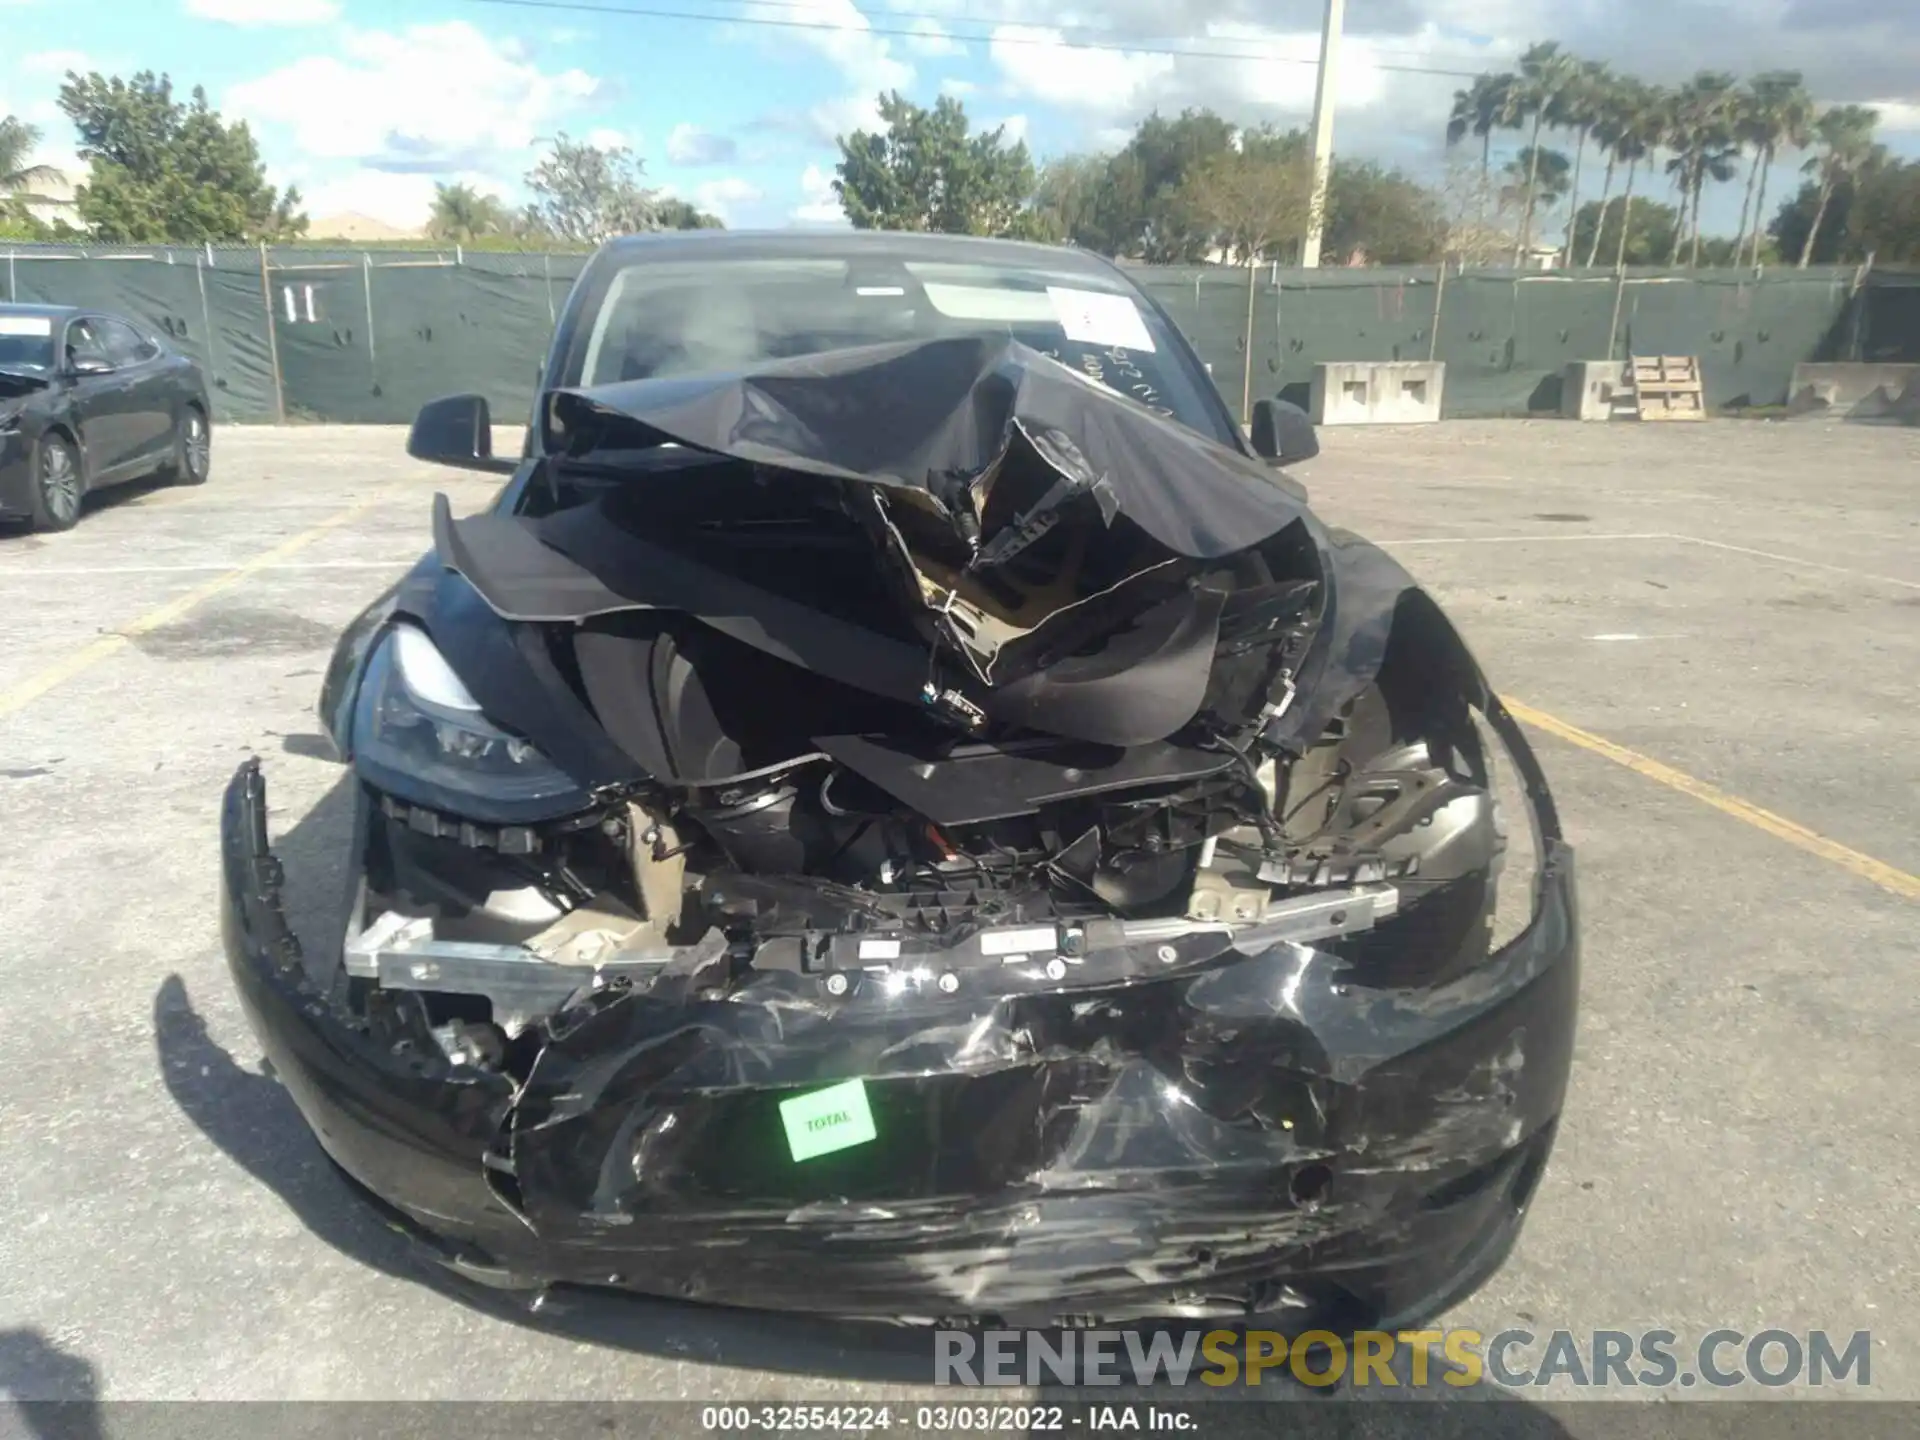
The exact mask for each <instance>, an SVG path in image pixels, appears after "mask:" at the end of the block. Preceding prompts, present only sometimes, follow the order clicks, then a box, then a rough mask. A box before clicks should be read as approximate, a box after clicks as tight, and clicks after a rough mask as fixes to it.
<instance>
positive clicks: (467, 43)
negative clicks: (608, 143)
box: [224, 20, 600, 179]
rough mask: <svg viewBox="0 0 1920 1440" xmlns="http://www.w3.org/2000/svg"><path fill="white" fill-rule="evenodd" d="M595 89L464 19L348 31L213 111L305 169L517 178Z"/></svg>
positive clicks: (590, 80)
mask: <svg viewBox="0 0 1920 1440" xmlns="http://www.w3.org/2000/svg"><path fill="white" fill-rule="evenodd" d="M599 88H600V82H599V81H598V80H596V79H595V78H594V77H593V76H591V75H588V74H587V73H586V72H584V71H582V70H577V69H570V70H562V71H558V72H552V73H549V72H547V71H544V70H542V69H540V68H539V66H538V65H537V64H536V63H534V62H532V61H530V60H527V59H524V58H522V57H521V56H520V55H519V54H518V53H517V47H515V46H513V45H511V44H505V43H497V42H495V41H493V40H492V39H490V38H489V37H488V36H487V35H485V34H484V33H483V32H482V31H480V30H479V29H477V28H476V27H474V26H472V25H469V24H467V23H466V22H465V21H460V20H454V21H447V22H444V23H440V24H431V25H411V26H408V27H407V28H406V29H404V30H401V31H386V30H349V31H347V32H346V34H345V35H344V37H343V39H342V41H341V44H340V53H338V54H323V55H307V56H303V57H302V58H301V59H299V60H296V61H294V62H293V63H292V64H290V65H285V66H282V67H281V68H280V69H278V70H274V71H272V72H270V73H269V74H266V75H262V76H260V77H259V78H258V79H255V80H248V81H244V82H242V83H240V84H237V85H234V86H232V87H231V88H230V89H229V90H228V91H227V93H226V97H225V101H224V106H225V108H226V109H227V110H228V111H229V112H230V113H232V114H233V115H235V116H238V117H240V118H244V119H247V120H250V121H253V122H255V123H256V124H257V125H258V126H259V127H260V128H261V129H262V131H263V133H265V134H267V135H271V134H272V133H273V128H274V127H279V128H280V129H281V130H283V131H284V132H285V135H286V138H287V140H288V141H289V142H290V145H291V148H293V149H294V150H296V151H298V152H300V153H302V154H303V155H305V156H307V157H309V158H311V159H317V160H354V161H359V162H361V163H362V164H365V165H367V166H369V167H370V168H372V169H376V170H384V171H391V172H396V173H414V174H423V175H424V174H441V175H444V174H447V173H450V172H453V171H457V170H466V171H476V172H480V173H500V172H510V173H512V174H513V175H514V177H515V178H516V179H517V178H518V176H519V174H521V173H523V172H524V170H525V168H526V166H527V163H528V160H529V158H530V152H531V150H532V147H533V144H534V140H535V137H536V136H540V135H550V134H552V133H553V132H554V130H555V129H556V128H558V124H559V123H560V122H563V121H564V119H565V117H566V116H567V114H568V113H569V112H570V111H573V110H575V109H577V108H578V107H579V106H580V105H582V104H583V103H585V102H586V101H588V100H590V99H592V98H593V97H594V95H595V94H596V93H597V92H598V90H599Z"/></svg>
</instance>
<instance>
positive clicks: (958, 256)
mask: <svg viewBox="0 0 1920 1440" xmlns="http://www.w3.org/2000/svg"><path fill="white" fill-rule="evenodd" d="M605 248H606V249H607V250H610V251H613V252H614V253H615V254H616V255H618V256H620V257H621V258H622V259H631V260H640V259H660V260H666V259H675V260H685V259H693V258H697V257H698V256H700V255H703V254H707V255H712V254H721V253H724V254H727V255H730V256H735V257H738V258H743V259H744V258H750V257H764V258H768V259H774V258H780V257H786V256H815V257H819V258H823V259H834V258H840V257H847V258H859V257H862V256H871V257H879V256H887V257H890V258H894V259H902V260H926V261H944V262H946V263H949V264H969V263H971V264H977V265H991V264H996V263H997V264H1001V265H1050V266H1056V267H1058V266H1065V267H1067V268H1069V269H1079V270H1085V271H1087V272H1089V273H1101V274H1108V275H1111V274H1116V273H1118V274H1124V273H1125V272H1124V271H1120V270H1119V269H1118V267H1116V266H1115V265H1114V264H1113V263H1112V262H1111V261H1109V260H1108V259H1107V258H1106V257H1105V256H1104V255H1100V254H1097V253H1095V252H1093V251H1091V250H1080V249H1077V248H1075V247H1073V246H1070V245H1042V244H1038V243H1035V242H1032V241H1027V240H995V239H989V238H987V237H985V236H979V235H935V234H927V233H922V232H910V231H901V230H655V231H651V232H649V233H647V234H644V235H623V236H620V237H619V238H617V239H613V240H609V241H608V242H607V243H606V246H605Z"/></svg>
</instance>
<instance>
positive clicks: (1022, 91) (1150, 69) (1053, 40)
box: [987, 25, 1174, 115]
mask: <svg viewBox="0 0 1920 1440" xmlns="http://www.w3.org/2000/svg"><path fill="white" fill-rule="evenodd" d="M1065 38H1066V37H1065V36H1064V35H1063V34H1062V32H1061V31H1059V30H1053V29H1047V28H1044V27H1041V26H1037V25H998V26H995V27H994V31H993V38H992V40H991V41H989V42H988V45H987V54H988V55H989V56H990V57H991V58H992V60H993V63H994V64H995V65H996V66H997V67H998V68H999V70H1000V73H1001V75H1002V76H1003V77H1004V78H1005V80H1006V82H1007V88H1008V90H1009V91H1010V92H1011V93H1013V94H1015V95H1031V96H1034V97H1035V98H1037V99H1041V100H1045V101H1047V102H1048V103H1050V104H1054V105H1058V106H1060V107H1061V108H1062V109H1068V110H1081V111H1085V112H1088V113H1092V114H1098V115H1111V114H1116V113H1124V112H1131V111H1133V110H1135V109H1137V108H1139V107H1140V104H1141V100H1142V98H1143V96H1144V93H1145V91H1146V90H1147V88H1148V87H1149V86H1151V85H1152V84H1153V83H1154V82H1155V81H1157V80H1162V79H1164V78H1165V77H1167V76H1169V75H1171V74H1172V73H1173V63H1174V62H1173V58H1172V57H1171V56H1168V55H1154V54H1149V53H1147V52H1146V51H1137V50H1124V51H1123V50H1087V49H1081V48H1076V47H1070V46H1066V45H1065V44H1064V42H1065Z"/></svg>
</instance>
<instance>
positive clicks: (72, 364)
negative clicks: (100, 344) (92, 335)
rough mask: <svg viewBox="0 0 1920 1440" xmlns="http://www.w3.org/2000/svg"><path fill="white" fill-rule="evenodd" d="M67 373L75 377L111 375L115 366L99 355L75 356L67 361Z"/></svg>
mask: <svg viewBox="0 0 1920 1440" xmlns="http://www.w3.org/2000/svg"><path fill="white" fill-rule="evenodd" d="M67 371H68V373H69V374H73V375H111V374H112V373H113V366H112V364H111V363H109V362H108V361H106V360H103V359H102V358H101V357H100V356H98V355H75V356H73V357H72V358H71V359H69V360H68V361H67Z"/></svg>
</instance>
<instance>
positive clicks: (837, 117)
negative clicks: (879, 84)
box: [807, 92, 880, 144]
mask: <svg viewBox="0 0 1920 1440" xmlns="http://www.w3.org/2000/svg"><path fill="white" fill-rule="evenodd" d="M807 128H808V129H809V130H811V131H812V132H813V134H814V136H815V138H817V139H819V140H821V141H823V142H825V143H828V144H831V143H832V142H833V141H834V139H836V138H837V137H838V136H841V135H850V134H852V133H853V132H854V131H855V130H866V131H869V132H871V131H875V130H878V129H880V103H879V100H878V98H877V97H876V96H875V95H874V94H873V93H872V92H868V93H865V94H859V95H842V96H841V97H840V98H839V99H837V100H825V101H822V102H821V103H820V104H818V105H815V106H812V107H810V108H809V109H808V111H807Z"/></svg>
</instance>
